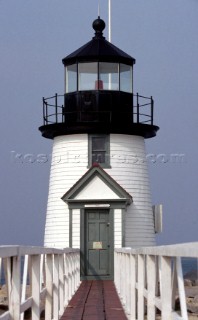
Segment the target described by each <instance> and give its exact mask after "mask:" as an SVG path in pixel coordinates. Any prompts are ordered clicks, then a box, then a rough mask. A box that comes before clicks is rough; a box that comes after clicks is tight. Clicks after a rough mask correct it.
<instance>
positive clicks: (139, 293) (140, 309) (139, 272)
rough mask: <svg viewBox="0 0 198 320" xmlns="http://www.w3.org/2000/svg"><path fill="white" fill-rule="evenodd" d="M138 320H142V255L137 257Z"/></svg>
mask: <svg viewBox="0 0 198 320" xmlns="http://www.w3.org/2000/svg"><path fill="white" fill-rule="evenodd" d="M138 320H144V256H143V255H142V254H139V255H138ZM167 320H168V319H167Z"/></svg>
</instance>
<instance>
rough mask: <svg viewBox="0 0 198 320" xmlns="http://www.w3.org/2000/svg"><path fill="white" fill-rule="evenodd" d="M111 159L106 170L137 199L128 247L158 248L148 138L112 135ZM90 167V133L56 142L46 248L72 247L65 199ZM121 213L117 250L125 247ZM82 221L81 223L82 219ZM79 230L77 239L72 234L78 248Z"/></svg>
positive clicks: (128, 222)
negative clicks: (147, 154) (155, 246)
mask: <svg viewBox="0 0 198 320" xmlns="http://www.w3.org/2000/svg"><path fill="white" fill-rule="evenodd" d="M110 160H111V169H105V170H106V172H107V173H108V174H109V175H110V176H111V177H112V178H113V179H114V180H116V181H117V182H118V183H119V184H120V185H121V186H122V187H123V188H124V189H125V190H126V191H127V192H128V193H130V194H131V195H132V197H133V203H132V204H131V205H130V206H128V207H127V211H126V213H125V227H124V229H125V246H127V247H129V246H133V247H136V246H149V245H154V244H155V233H154V225H153V211H152V204H151V195H150V186H149V178H148V168H147V162H146V154H145V143H144V139H143V138H142V137H139V136H129V135H121V134H111V135H110ZM87 166H88V135H87V134H76V135H68V136H67V135H65V136H60V137H56V138H55V139H54V143H53V152H52V165H51V172H50V184H49V196H48V205H47V215H46V226H45V241H44V242H45V245H46V246H56V247H68V246H69V209H68V207H67V205H66V204H65V203H64V202H63V201H62V200H61V197H62V196H63V194H65V192H66V191H67V190H69V189H70V188H71V187H72V186H73V184H74V183H76V181H77V180H78V179H80V178H81V177H82V175H83V174H84V173H85V172H86V171H87V170H88V167H87ZM118 212H119V211H116V210H115V220H114V226H115V230H114V232H115V233H114V238H115V246H116V247H118V246H121V244H122V236H123V235H122V225H121V221H122V220H121V216H120V212H119V213H118ZM75 214H77V213H75ZM78 217H79V216H78ZM118 217H119V218H118ZM75 219H77V216H75ZM75 221H77V220H75ZM78 221H79V223H80V220H79V218H78ZM119 225H120V227H119ZM79 228H80V227H79ZM76 230H77V229H75V232H76V233H75V234H76V236H75V238H74V233H73V235H72V237H73V238H72V241H74V242H73V243H75V246H76V245H77V244H78V243H79V241H80V233H79V238H78V239H77V231H76ZM119 230H120V231H119ZM116 232H117V233H116Z"/></svg>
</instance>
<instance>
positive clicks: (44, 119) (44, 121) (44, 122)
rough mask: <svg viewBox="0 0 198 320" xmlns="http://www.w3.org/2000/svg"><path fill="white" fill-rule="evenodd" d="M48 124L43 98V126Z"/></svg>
mask: <svg viewBox="0 0 198 320" xmlns="http://www.w3.org/2000/svg"><path fill="white" fill-rule="evenodd" d="M45 124H46V117H45V98H44V97H43V125H44V126H45Z"/></svg>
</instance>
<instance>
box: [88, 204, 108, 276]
mask: <svg viewBox="0 0 198 320" xmlns="http://www.w3.org/2000/svg"><path fill="white" fill-rule="evenodd" d="M85 273H86V275H87V276H108V275H109V274H110V222H109V210H87V211H86V213H85Z"/></svg>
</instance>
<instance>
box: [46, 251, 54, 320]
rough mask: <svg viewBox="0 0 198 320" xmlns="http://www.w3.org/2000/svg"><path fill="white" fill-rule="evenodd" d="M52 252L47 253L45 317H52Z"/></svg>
mask: <svg viewBox="0 0 198 320" xmlns="http://www.w3.org/2000/svg"><path fill="white" fill-rule="evenodd" d="M52 257H53V256H52V254H46V256H45V267H46V289H47V293H46V300H45V319H46V320H48V319H52V304H53V299H52V295H53V267H52V266H53V262H52Z"/></svg>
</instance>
